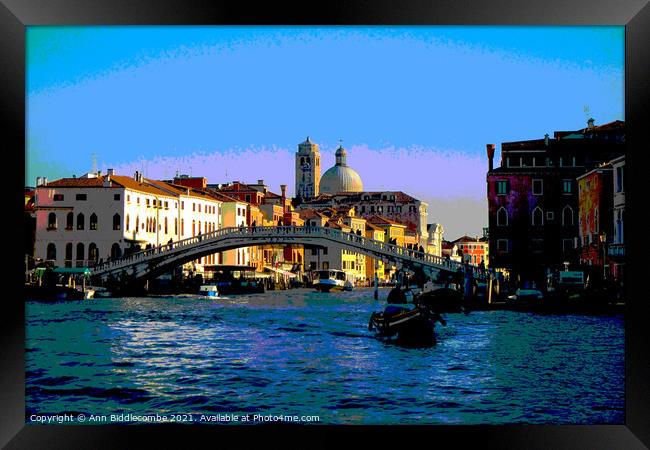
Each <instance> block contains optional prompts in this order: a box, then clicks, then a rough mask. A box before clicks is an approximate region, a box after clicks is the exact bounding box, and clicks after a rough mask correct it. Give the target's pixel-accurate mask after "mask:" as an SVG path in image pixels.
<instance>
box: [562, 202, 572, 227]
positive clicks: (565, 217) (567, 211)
mask: <svg viewBox="0 0 650 450" xmlns="http://www.w3.org/2000/svg"><path fill="white" fill-rule="evenodd" d="M562 225H564V226H565V227H568V226H572V225H573V209H571V207H570V206H569V205H567V206H565V207H564V209H563V210H562Z"/></svg>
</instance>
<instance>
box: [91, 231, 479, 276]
mask: <svg viewBox="0 0 650 450" xmlns="http://www.w3.org/2000/svg"><path fill="white" fill-rule="evenodd" d="M278 237H279V238H281V239H283V238H300V237H306V238H323V239H327V240H330V241H334V242H338V243H343V244H345V245H348V246H350V247H353V248H357V249H362V250H366V251H371V252H374V253H379V254H383V255H384V256H387V257H395V258H398V259H401V260H405V261H411V262H418V263H425V264H428V265H432V266H436V267H437V268H439V269H445V270H450V271H456V270H458V269H459V268H461V269H462V268H464V267H465V265H464V264H463V263H459V262H456V261H451V260H449V259H447V258H443V257H440V256H436V255H431V254H428V253H424V252H419V251H417V250H411V249H407V248H405V247H401V246H399V245H395V244H388V243H386V242H383V241H377V240H374V239H370V238H367V237H365V236H359V235H356V234H353V233H346V232H343V231H340V230H334V229H332V228H325V227H298V226H284V227H276V226H273V227H231V228H221V229H219V230H215V231H211V232H209V233H204V234H201V235H198V236H193V237H190V238H187V239H183V240H180V241H177V242H173V243H171V244H163V245H159V246H157V247H154V248H151V249H146V250H142V251H139V252H137V253H132V254H130V255H128V256H125V257H122V258H119V259H115V260H112V261H107V262H104V263H102V264H98V265H97V266H96V267H95V268H94V270H93V272H94V273H95V274H101V273H103V272H107V271H114V270H119V269H122V268H125V267H129V266H132V265H135V264H139V263H143V262H146V261H148V260H152V259H157V258H159V257H161V256H166V255H169V256H172V255H176V254H178V253H180V252H181V250H187V249H190V248H201V247H204V246H209V245H211V244H214V243H216V242H219V241H221V240H225V239H236V238H249V239H250V245H259V244H260V243H261V244H272V243H273V240H272V239H273V238H278ZM266 238H269V239H270V240H269V241H266V242H256V241H265V240H266ZM216 251H218V249H217V250H216ZM470 267H471V268H472V269H473V270H477V269H478V268H477V267H476V266H470Z"/></svg>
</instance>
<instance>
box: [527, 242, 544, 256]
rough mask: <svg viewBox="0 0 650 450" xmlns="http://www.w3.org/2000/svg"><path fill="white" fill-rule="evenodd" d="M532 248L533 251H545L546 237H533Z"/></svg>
mask: <svg viewBox="0 0 650 450" xmlns="http://www.w3.org/2000/svg"><path fill="white" fill-rule="evenodd" d="M530 250H531V252H533V253H542V252H544V239H533V240H531V241H530Z"/></svg>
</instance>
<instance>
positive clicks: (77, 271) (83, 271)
mask: <svg viewBox="0 0 650 450" xmlns="http://www.w3.org/2000/svg"><path fill="white" fill-rule="evenodd" d="M54 273H63V274H73V275H90V269H89V268H88V267H57V268H56V269H54Z"/></svg>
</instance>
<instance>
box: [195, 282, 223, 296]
mask: <svg viewBox="0 0 650 450" xmlns="http://www.w3.org/2000/svg"><path fill="white" fill-rule="evenodd" d="M199 295H204V296H206V297H218V296H219V291H218V290H217V286H215V285H214V284H204V285H202V286H201V287H200V288H199Z"/></svg>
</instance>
